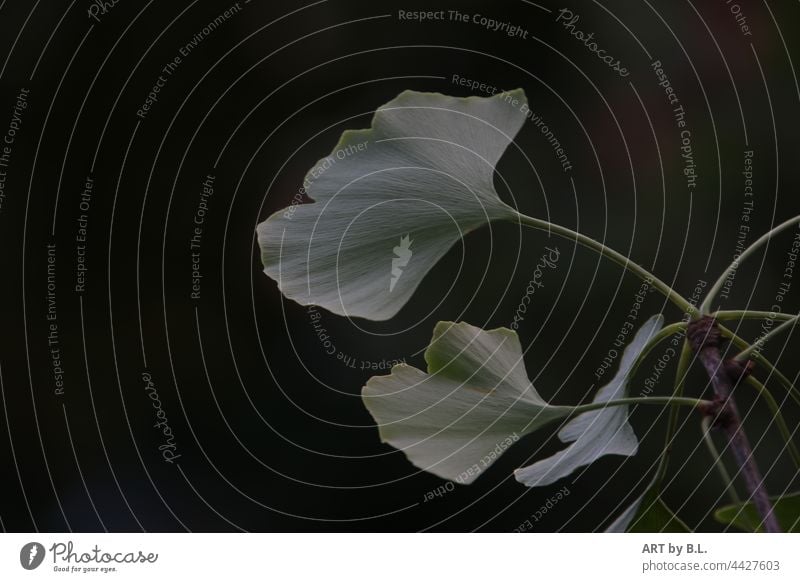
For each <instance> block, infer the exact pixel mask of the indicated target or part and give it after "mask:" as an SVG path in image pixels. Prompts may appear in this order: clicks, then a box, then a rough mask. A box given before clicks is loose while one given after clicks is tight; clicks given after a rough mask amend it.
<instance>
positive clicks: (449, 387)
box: [362, 322, 572, 483]
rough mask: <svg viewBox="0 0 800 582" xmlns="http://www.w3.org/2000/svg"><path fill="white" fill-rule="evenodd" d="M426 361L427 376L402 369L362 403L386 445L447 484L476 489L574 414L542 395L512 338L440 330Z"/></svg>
mask: <svg viewBox="0 0 800 582" xmlns="http://www.w3.org/2000/svg"><path fill="white" fill-rule="evenodd" d="M425 359H426V361H427V363H428V373H425V372H423V371H421V370H418V369H417V368H414V367H411V366H406V365H399V366H395V367H394V368H392V373H391V374H390V375H389V376H376V377H373V378H370V380H369V381H368V382H367V385H366V386H365V387H364V389H363V392H362V395H363V398H364V403H365V405H366V407H367V409H368V410H369V411H370V413H371V414H372V416H373V417H374V418H375V421H376V423H377V424H378V428H379V430H380V435H381V439H382V440H383V441H384V442H387V443H389V444H390V445H392V446H394V447H396V448H398V449H400V450H402V451H403V452H404V453H405V454H406V456H407V457H408V459H409V460H410V461H411V462H412V463H413V464H414V465H416V466H417V467H419V468H421V469H424V470H426V471H430V472H431V473H434V474H435V475H438V476H440V477H444V478H445V479H451V480H454V481H458V482H460V483H471V482H472V481H473V480H474V479H475V478H476V477H477V476H478V475H480V474H481V473H482V472H483V470H484V469H486V468H487V467H488V466H489V465H491V464H492V463H493V462H494V461H495V460H496V459H497V458H498V457H499V456H500V455H501V454H502V453H503V452H505V450H506V449H508V447H510V446H511V445H512V444H513V443H514V442H516V440H518V439H519V438H520V437H522V436H523V435H524V434H527V433H529V432H531V431H533V430H536V429H537V428H539V427H541V426H543V425H545V424H547V423H549V422H551V421H554V420H556V419H560V418H566V417H567V416H569V414H570V413H571V411H572V407H569V406H553V405H550V404H548V403H547V402H545V401H544V400H543V399H542V397H541V396H540V395H539V394H538V393H537V392H536V390H535V389H534V388H533V386H532V385H531V383H530V381H529V380H528V377H527V374H526V373H525V365H524V363H523V360H522V349H521V347H520V343H519V339H518V337H517V334H516V333H515V332H513V331H511V330H508V329H495V330H492V331H484V330H482V329H480V328H477V327H473V326H471V325H469V324H466V323H457V324H454V323H450V322H440V323H439V324H438V325H437V326H436V329H435V331H434V336H433V341H432V342H431V345H430V347H429V348H428V350H427V351H426V353H425Z"/></svg>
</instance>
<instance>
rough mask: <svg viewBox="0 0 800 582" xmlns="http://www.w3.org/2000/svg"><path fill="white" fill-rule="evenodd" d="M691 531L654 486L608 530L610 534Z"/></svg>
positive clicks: (632, 504)
mask: <svg viewBox="0 0 800 582" xmlns="http://www.w3.org/2000/svg"><path fill="white" fill-rule="evenodd" d="M691 531H692V530H691V529H689V526H687V525H686V524H685V523H684V522H683V521H682V520H681V519H680V518H679V517H678V516H677V515H675V513H673V511H672V510H671V509H670V508H669V507H667V504H666V503H664V500H663V499H661V496H660V495H659V494H658V491H657V490H656V489H655V488H654V487H652V485H651V486H650V487H648V489H647V490H646V491H645V492H644V493H643V494H642V495H641V496H639V498H638V499H636V501H634V502H633V503H631V505H630V506H629V507H628V508H627V509H626V510H625V511H623V512H622V514H621V515H620V516H619V517H618V518H617V519H615V520H614V523H612V524H611V525H610V526H608V528H607V529H606V532H608V533H625V532H630V533H688V532H691Z"/></svg>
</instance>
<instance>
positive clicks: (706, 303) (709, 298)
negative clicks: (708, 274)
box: [700, 216, 800, 314]
mask: <svg viewBox="0 0 800 582" xmlns="http://www.w3.org/2000/svg"><path fill="white" fill-rule="evenodd" d="M796 223H800V216H795V217H794V218H790V219H789V220H787V221H786V222H783V223H781V224H779V225H778V226H776V227H775V228H773V229H772V230H770V231H769V232H766V233H764V234H763V235H761V236H760V237H759V238H758V239H757V240H756V241H755V242H753V244H751V245H750V246H749V247H747V248H746V249H745V250H744V252H743V253H742V254H741V255H739V257H738V258H737V259H735V260H734V261H733V262H732V263H731V264H730V265H729V266H728V268H727V269H725V271H724V272H723V273H722V275H720V277H719V279H717V281H716V283H714V285H713V286H712V287H711V289H710V290H709V292H708V295H706V298H705V299H704V300H703V303H702V304H701V305H700V313H702V314H708V313H710V312H711V303H712V302H713V301H714V298H715V297H716V296H717V293H719V291H720V289H722V286H723V285H725V281H726V280H727V279H728V277H729V276H730V275H731V274H732V273H735V272H736V270H737V269H738V268H739V265H741V264H742V263H743V262H745V261H746V260H747V259H748V258H749V257H751V256H752V255H754V254H755V252H756V251H757V250H758V249H759V248H761V247H762V246H764V245H765V244H767V243H768V242H769V241H770V239H772V237H773V236H775V235H777V234H779V233H780V232H782V231H784V230H786V229H787V228H789V227H790V226H792V225H794V224H796Z"/></svg>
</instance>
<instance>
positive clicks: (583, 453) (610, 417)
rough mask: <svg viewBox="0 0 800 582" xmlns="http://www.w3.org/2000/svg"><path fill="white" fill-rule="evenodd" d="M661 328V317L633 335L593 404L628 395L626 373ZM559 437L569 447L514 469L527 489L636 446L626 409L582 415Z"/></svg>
mask: <svg viewBox="0 0 800 582" xmlns="http://www.w3.org/2000/svg"><path fill="white" fill-rule="evenodd" d="M662 325H663V318H662V317H661V316H655V317H651V318H650V319H649V320H647V322H645V324H644V325H643V326H642V327H641V328H640V329H639V331H638V332H636V335H635V336H634V338H633V340H631V343H630V344H629V345H628V347H626V348H625V351H624V352H623V354H622V358H621V359H620V364H619V370H618V371H617V373H616V375H615V376H614V378H613V379H612V380H611V382H609V383H608V384H607V385H605V386H603V387H602V388H601V389H600V390H599V391H598V392H597V395H596V396H595V398H594V402H608V401H609V400H616V399H619V398H624V397H625V396H626V395H627V385H628V373H629V372H630V371H631V367H632V366H633V364H634V362H635V361H636V359H637V358H638V357H639V355H640V354H641V353H642V351H643V350H644V348H645V346H646V345H647V342H648V341H649V340H650V338H651V337H652V336H653V335H654V334H655V333H657V332H658V330H660V329H661V326H662ZM558 437H559V438H560V439H561V441H562V442H564V443H572V444H571V445H570V446H568V447H567V448H566V449H563V450H561V451H559V452H557V453H556V454H554V455H553V456H551V457H548V458H546V459H542V460H541V461H537V462H536V463H534V464H532V465H529V466H527V467H523V468H521V469H517V470H516V471H515V472H514V475H515V477H516V478H517V481H519V482H520V483H524V484H525V485H527V486H528V487H541V486H544V485H549V484H551V483H554V482H556V481H558V480H559V479H561V478H562V477H566V476H567V475H569V474H571V473H572V472H573V471H575V470H576V469H578V468H579V467H583V466H585V465H588V464H590V463H592V462H594V461H595V460H596V459H598V458H599V457H602V456H603V455H625V456H632V455H635V454H636V451H637V450H638V446H639V441H638V440H637V439H636V435H635V434H634V432H633V428H632V427H631V425H630V424H628V407H627V406H616V407H613V408H608V409H602V410H596V411H592V412H584V413H583V414H581V415H579V416H578V417H576V418H575V419H573V420H571V421H570V422H569V423H567V424H566V425H565V426H564V428H562V429H561V431H560V432H559V433H558Z"/></svg>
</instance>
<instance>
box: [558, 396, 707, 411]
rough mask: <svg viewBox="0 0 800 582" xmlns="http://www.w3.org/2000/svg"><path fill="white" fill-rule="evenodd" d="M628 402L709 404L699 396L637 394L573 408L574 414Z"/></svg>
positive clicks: (623, 404) (627, 403) (680, 404)
mask: <svg viewBox="0 0 800 582" xmlns="http://www.w3.org/2000/svg"><path fill="white" fill-rule="evenodd" d="M629 404H661V405H671V406H691V407H693V408H697V407H698V406H708V405H710V404H711V402H710V401H708V400H701V399H699V398H683V397H674V396H637V397H632V398H618V399H616V400H609V401H607V402H592V403H590V404H581V405H580V406H576V407H575V408H574V413H575V414H581V413H583V412H591V411H593V410H601V409H603V408H609V407H612V406H627V405H629Z"/></svg>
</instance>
